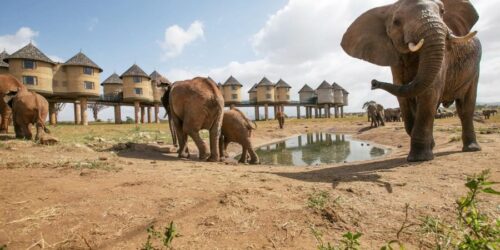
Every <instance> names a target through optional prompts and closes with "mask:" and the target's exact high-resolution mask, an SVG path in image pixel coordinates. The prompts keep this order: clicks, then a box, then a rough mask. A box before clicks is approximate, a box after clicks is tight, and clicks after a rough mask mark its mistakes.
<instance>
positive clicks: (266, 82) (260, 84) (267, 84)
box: [257, 77, 274, 87]
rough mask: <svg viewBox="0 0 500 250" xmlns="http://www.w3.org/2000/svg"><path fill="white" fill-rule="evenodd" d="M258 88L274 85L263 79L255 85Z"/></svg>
mask: <svg viewBox="0 0 500 250" xmlns="http://www.w3.org/2000/svg"><path fill="white" fill-rule="evenodd" d="M260 86H274V84H273V83H272V82H271V81H269V79H267V78H266V77H264V78H262V80H260V82H259V83H258V84H257V87H260Z"/></svg>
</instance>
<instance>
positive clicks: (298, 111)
mask: <svg viewBox="0 0 500 250" xmlns="http://www.w3.org/2000/svg"><path fill="white" fill-rule="evenodd" d="M297 119H300V105H299V106H297Z"/></svg>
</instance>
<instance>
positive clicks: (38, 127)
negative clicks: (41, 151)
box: [35, 123, 43, 141]
mask: <svg viewBox="0 0 500 250" xmlns="http://www.w3.org/2000/svg"><path fill="white" fill-rule="evenodd" d="M35 126H36V134H35V141H39V140H40V138H42V133H43V126H42V125H41V124H38V123H37V124H36V125H35Z"/></svg>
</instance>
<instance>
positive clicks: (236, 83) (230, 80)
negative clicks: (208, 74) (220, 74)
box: [223, 76, 243, 87]
mask: <svg viewBox="0 0 500 250" xmlns="http://www.w3.org/2000/svg"><path fill="white" fill-rule="evenodd" d="M223 85H224V86H240V87H242V86H243V85H242V84H241V83H240V82H239V81H238V80H236V78H234V77H233V76H230V77H229V78H227V80H226V81H225V82H224V84H223Z"/></svg>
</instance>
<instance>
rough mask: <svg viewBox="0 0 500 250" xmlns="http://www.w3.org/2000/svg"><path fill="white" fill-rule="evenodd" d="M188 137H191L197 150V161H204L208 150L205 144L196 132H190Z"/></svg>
mask: <svg viewBox="0 0 500 250" xmlns="http://www.w3.org/2000/svg"><path fill="white" fill-rule="evenodd" d="M189 136H190V137H191V139H193V141H194V143H195V144H196V147H197V148H198V152H199V155H198V157H199V159H200V160H206V159H207V158H208V157H209V155H208V153H207V151H208V148H207V144H206V143H205V142H204V141H203V139H201V137H200V133H199V132H198V131H190V132H189Z"/></svg>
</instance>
